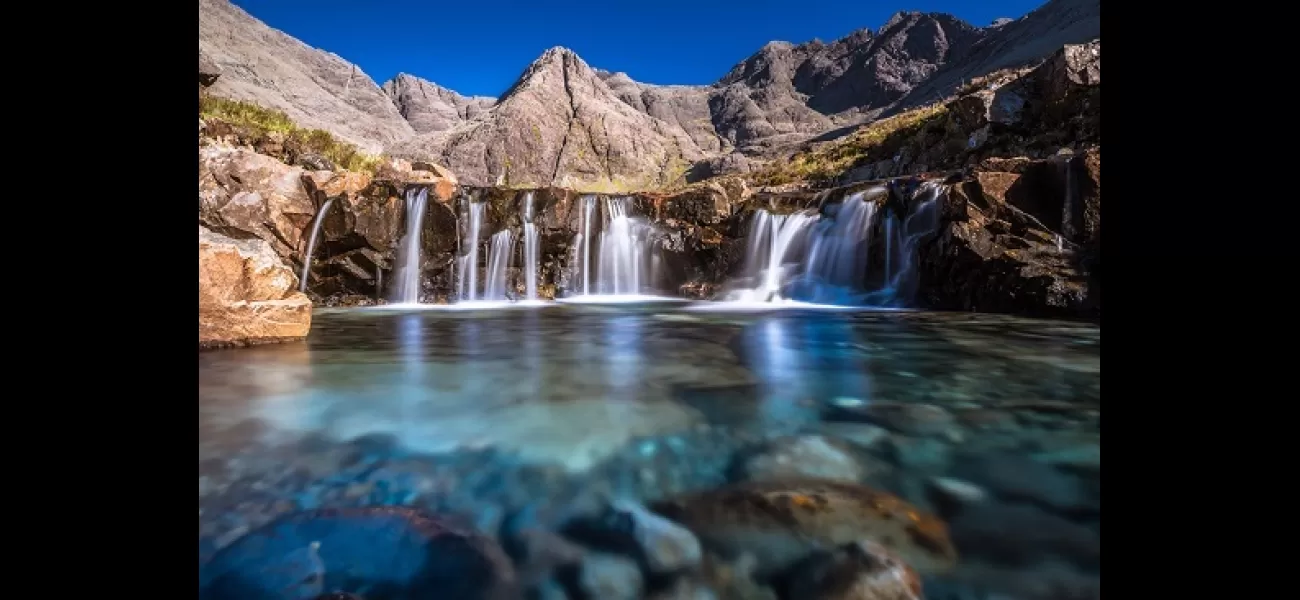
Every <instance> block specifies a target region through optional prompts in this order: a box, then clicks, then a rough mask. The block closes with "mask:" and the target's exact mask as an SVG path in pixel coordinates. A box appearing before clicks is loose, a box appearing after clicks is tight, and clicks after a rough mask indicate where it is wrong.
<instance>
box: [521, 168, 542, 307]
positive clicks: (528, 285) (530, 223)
mask: <svg viewBox="0 0 1300 600" xmlns="http://www.w3.org/2000/svg"><path fill="white" fill-rule="evenodd" d="M523 217H524V218H523V220H524V297H525V298H527V299H528V300H536V299H537V269H538V265H537V255H538V253H539V250H540V246H541V241H540V240H539V239H538V237H537V224H536V223H534V220H535V219H536V217H537V215H536V212H535V209H534V208H533V193H532V192H524V215H523Z"/></svg>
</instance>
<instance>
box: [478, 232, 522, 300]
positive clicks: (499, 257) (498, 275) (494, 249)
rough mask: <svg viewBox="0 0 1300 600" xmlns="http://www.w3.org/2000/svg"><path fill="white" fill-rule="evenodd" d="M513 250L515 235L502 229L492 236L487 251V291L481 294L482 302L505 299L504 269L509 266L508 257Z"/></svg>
mask: <svg viewBox="0 0 1300 600" xmlns="http://www.w3.org/2000/svg"><path fill="white" fill-rule="evenodd" d="M514 249H515V233H514V232H513V231H510V230H509V229H502V230H501V231H498V232H496V233H495V234H493V235H492V245H491V247H490V248H489V249H488V271H487V281H486V282H484V283H485V284H486V286H487V289H486V290H484V292H483V299H484V300H505V299H506V269H507V268H508V267H509V266H510V255H511V253H512V252H513V251H514Z"/></svg>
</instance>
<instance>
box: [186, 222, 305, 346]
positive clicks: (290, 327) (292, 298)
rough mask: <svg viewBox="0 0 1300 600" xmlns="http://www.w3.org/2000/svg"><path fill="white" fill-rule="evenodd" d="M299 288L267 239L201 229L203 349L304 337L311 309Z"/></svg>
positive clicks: (200, 339)
mask: <svg viewBox="0 0 1300 600" xmlns="http://www.w3.org/2000/svg"><path fill="white" fill-rule="evenodd" d="M297 284H298V278H297V277H295V276H294V275H293V272H292V271H290V270H289V268H288V267H286V266H285V265H284V263H283V262H282V261H281V260H280V258H279V257H278V256H276V254H275V252H274V251H273V250H272V249H271V245H270V244H268V243H267V242H265V241H264V240H261V239H258V238H249V239H235V238H232V237H227V236H225V235H222V234H220V233H216V232H213V231H211V230H209V229H208V228H206V227H204V226H202V225H199V349H200V350H202V349H206V348H221V347H228V346H246V345H250V344H257V343H266V342H278V341H286V340H292V339H299V338H302V337H305V336H306V335H307V331H308V330H309V329H310V328H311V307H312V305H311V300H310V299H308V298H307V296H306V295H305V294H303V293H302V292H299V291H297V290H296V289H295V288H296V287H297Z"/></svg>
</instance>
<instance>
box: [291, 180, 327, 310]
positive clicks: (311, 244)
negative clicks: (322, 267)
mask: <svg viewBox="0 0 1300 600" xmlns="http://www.w3.org/2000/svg"><path fill="white" fill-rule="evenodd" d="M331 204H334V199H333V198H330V199H328V200H326V201H325V204H322V205H321V206H320V210H318V211H316V219H315V220H314V221H312V224H311V237H310V238H308V240H307V254H305V255H303V257H302V277H300V278H299V281H298V291H300V292H305V291H307V277H308V276H309V275H311V257H312V254H313V252H315V250H316V236H317V235H319V234H320V224H321V222H323V221H324V220H325V213H326V212H329V209H330V205H331Z"/></svg>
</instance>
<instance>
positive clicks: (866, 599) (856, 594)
mask: <svg viewBox="0 0 1300 600" xmlns="http://www.w3.org/2000/svg"><path fill="white" fill-rule="evenodd" d="M786 595H787V596H788V597H790V598H801V599H802V598H807V599H808V600H922V598H924V596H922V594H921V580H920V577H919V576H918V575H917V573H916V571H914V570H913V569H912V568H911V567H909V566H908V565H907V564H906V563H905V562H903V560H902V559H901V558H899V557H898V556H895V555H894V554H893V553H891V552H890V551H889V550H887V549H886V548H885V547H884V546H881V545H880V544H877V543H874V542H870V541H861V542H856V543H852V544H846V545H844V546H841V547H839V548H837V549H835V550H833V551H819V552H817V553H815V554H813V556H811V557H810V558H808V559H807V560H805V562H804V563H803V564H801V565H800V566H799V567H796V571H795V575H794V576H793V577H792V579H791V581H790V584H789V586H788V588H787V593H786Z"/></svg>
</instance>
